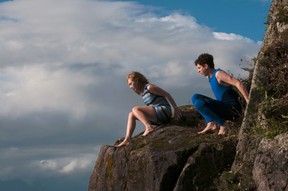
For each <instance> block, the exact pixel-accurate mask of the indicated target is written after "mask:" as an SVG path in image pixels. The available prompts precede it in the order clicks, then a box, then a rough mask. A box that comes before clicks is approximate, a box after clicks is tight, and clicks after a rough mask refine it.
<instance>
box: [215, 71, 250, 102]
mask: <svg viewBox="0 0 288 191" xmlns="http://www.w3.org/2000/svg"><path fill="white" fill-rule="evenodd" d="M216 78H217V81H218V82H219V83H220V84H222V85H232V86H235V87H236V88H237V89H238V91H239V92H240V93H241V95H242V96H243V98H244V99H245V101H246V103H248V101H249V93H248V91H247V89H246V87H245V86H244V84H243V83H242V82H241V81H239V80H237V79H236V78H234V77H233V76H231V75H229V74H227V73H226V72H224V71H219V72H217V73H216Z"/></svg>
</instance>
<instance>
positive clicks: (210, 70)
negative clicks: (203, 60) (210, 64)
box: [208, 68, 215, 78]
mask: <svg viewBox="0 0 288 191" xmlns="http://www.w3.org/2000/svg"><path fill="white" fill-rule="evenodd" d="M214 72H215V68H209V69H208V76H209V78H212V76H213V73H214Z"/></svg>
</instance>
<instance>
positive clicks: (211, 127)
mask: <svg viewBox="0 0 288 191" xmlns="http://www.w3.org/2000/svg"><path fill="white" fill-rule="evenodd" d="M216 129H217V125H216V123H215V122H213V121H211V122H209V123H207V125H206V127H205V128H204V129H203V130H202V131H199V132H198V133H197V134H198V135H202V134H205V133H207V132H209V131H215V130H216Z"/></svg>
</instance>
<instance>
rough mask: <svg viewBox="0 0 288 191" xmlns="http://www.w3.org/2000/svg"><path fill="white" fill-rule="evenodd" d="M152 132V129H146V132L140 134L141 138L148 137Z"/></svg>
mask: <svg viewBox="0 0 288 191" xmlns="http://www.w3.org/2000/svg"><path fill="white" fill-rule="evenodd" d="M152 131H154V129H153V128H151V129H146V130H145V131H144V133H143V134H142V136H143V137H146V136H147V135H149V134H150V133H151V132H152Z"/></svg>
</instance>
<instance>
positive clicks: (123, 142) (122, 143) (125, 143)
mask: <svg viewBox="0 0 288 191" xmlns="http://www.w3.org/2000/svg"><path fill="white" fill-rule="evenodd" d="M129 143H130V142H129V141H127V140H124V141H122V142H121V143H120V144H118V145H115V147H117V148H119V147H123V146H126V145H129Z"/></svg>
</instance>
